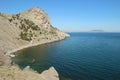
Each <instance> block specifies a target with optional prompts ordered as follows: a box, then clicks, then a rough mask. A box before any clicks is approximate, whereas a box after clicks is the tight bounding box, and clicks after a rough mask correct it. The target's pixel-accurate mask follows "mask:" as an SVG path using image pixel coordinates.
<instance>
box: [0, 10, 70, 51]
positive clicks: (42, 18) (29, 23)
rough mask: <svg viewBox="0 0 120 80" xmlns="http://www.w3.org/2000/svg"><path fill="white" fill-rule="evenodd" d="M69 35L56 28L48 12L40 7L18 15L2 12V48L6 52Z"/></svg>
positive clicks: (0, 24)
mask: <svg viewBox="0 0 120 80" xmlns="http://www.w3.org/2000/svg"><path fill="white" fill-rule="evenodd" d="M68 36H69V35H68V34H66V33H64V32H62V31H60V30H58V29H56V28H54V27H53V26H52V25H51V24H50V19H49V17H48V15H47V13H45V12H44V11H43V10H41V9H40V8H33V9H30V10H28V11H26V12H23V13H19V14H16V15H11V14H3V13H1V14H0V44H1V45H0V48H1V49H2V50H3V51H5V52H9V51H11V50H14V49H18V48H20V47H21V46H26V45H30V46H31V45H33V44H36V43H39V44H40V43H45V42H49V41H54V40H60V39H64V38H65V37H68Z"/></svg>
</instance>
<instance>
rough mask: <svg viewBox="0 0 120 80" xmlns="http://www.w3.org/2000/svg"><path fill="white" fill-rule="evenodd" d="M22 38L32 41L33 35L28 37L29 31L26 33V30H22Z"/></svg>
mask: <svg viewBox="0 0 120 80" xmlns="http://www.w3.org/2000/svg"><path fill="white" fill-rule="evenodd" d="M20 38H21V39H22V40H26V41H31V40H32V39H31V37H28V33H26V32H21V33H20Z"/></svg>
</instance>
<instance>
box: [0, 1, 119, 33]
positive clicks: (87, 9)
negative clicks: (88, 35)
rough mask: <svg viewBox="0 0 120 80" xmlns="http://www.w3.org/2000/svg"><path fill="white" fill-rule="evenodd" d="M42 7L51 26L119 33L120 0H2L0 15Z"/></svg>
mask: <svg viewBox="0 0 120 80" xmlns="http://www.w3.org/2000/svg"><path fill="white" fill-rule="evenodd" d="M35 7H39V8H42V9H43V10H44V11H45V12H47V13H48V15H49V16H50V20H51V24H52V25H53V26H54V27H56V28H59V29H61V30H62V31H69V32H84V31H85V32H86V31H91V30H104V31H106V32H120V0H1V1H0V12H2V13H11V14H17V13H20V12H24V11H26V10H28V9H30V8H35Z"/></svg>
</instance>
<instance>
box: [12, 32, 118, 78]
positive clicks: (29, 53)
mask: <svg viewBox="0 0 120 80" xmlns="http://www.w3.org/2000/svg"><path fill="white" fill-rule="evenodd" d="M70 35H71V37H70V38H67V39H65V40H62V41H58V42H54V43H49V44H44V45H40V46H37V47H32V48H27V49H24V50H21V51H18V52H16V55H17V56H16V57H15V58H13V61H14V62H15V63H17V64H19V66H20V67H21V68H24V67H26V66H27V65H29V66H31V68H33V69H34V70H37V71H38V72H40V73H41V72H42V71H43V70H46V69H48V68H49V67H51V66H54V67H55V69H56V70H57V71H58V73H59V74H60V76H62V77H66V78H71V79H73V80H120V33H70ZM33 59H35V62H34V63H32V61H33ZM31 63H32V64H31Z"/></svg>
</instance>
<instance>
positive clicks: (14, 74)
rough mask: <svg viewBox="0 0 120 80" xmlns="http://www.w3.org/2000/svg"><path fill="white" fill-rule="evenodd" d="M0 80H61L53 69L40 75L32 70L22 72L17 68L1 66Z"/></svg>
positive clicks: (27, 69)
mask: <svg viewBox="0 0 120 80" xmlns="http://www.w3.org/2000/svg"><path fill="white" fill-rule="evenodd" d="M0 80H59V78H58V73H57V72H56V71H55V69H54V68H53V67H51V68H50V69H49V70H46V71H44V72H42V73H41V74H39V73H37V72H35V71H33V70H31V69H30V68H25V69H24V70H20V69H19V68H17V67H15V66H12V67H7V66H1V67H0Z"/></svg>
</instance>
